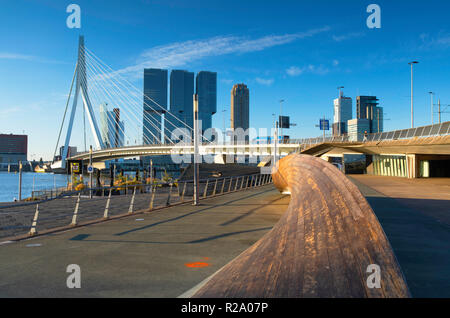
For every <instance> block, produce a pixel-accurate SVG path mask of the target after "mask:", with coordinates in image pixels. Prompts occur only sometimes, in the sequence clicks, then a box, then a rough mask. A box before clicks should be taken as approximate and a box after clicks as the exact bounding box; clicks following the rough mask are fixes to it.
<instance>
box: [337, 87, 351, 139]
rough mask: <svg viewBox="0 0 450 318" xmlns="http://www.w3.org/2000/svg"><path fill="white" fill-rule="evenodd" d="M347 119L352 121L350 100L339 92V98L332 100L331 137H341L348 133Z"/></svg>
mask: <svg viewBox="0 0 450 318" xmlns="http://www.w3.org/2000/svg"><path fill="white" fill-rule="evenodd" d="M349 119H352V98H351V97H345V96H344V95H343V94H342V92H340V96H339V98H336V99H335V100H334V120H333V136H341V135H343V134H346V133H347V132H348V131H347V121H348V120H349Z"/></svg>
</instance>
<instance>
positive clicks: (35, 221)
mask: <svg viewBox="0 0 450 318" xmlns="http://www.w3.org/2000/svg"><path fill="white" fill-rule="evenodd" d="M38 217H39V204H36V212H34V218H33V223H32V224H31V229H30V232H29V233H28V235H30V236H33V235H36V234H37V231H36V225H37V220H38Z"/></svg>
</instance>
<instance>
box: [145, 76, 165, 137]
mask: <svg viewBox="0 0 450 318" xmlns="http://www.w3.org/2000/svg"><path fill="white" fill-rule="evenodd" d="M166 111H167V70H162V69H155V68H149V69H147V68H146V69H144V112H143V139H144V140H143V143H144V144H153V143H161V140H162V138H164V137H163V136H162V135H161V131H162V127H161V122H162V119H161V118H162V114H164V113H165V112H166Z"/></svg>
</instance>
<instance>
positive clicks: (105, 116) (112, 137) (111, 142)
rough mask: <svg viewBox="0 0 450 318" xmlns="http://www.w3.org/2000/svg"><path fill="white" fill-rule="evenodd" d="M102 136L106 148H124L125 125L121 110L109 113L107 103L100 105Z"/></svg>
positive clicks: (115, 109) (116, 109)
mask: <svg viewBox="0 0 450 318" xmlns="http://www.w3.org/2000/svg"><path fill="white" fill-rule="evenodd" d="M100 134H101V136H102V140H103V143H104V144H105V146H106V147H108V148H116V147H123V146H124V139H125V124H124V122H123V121H120V110H119V109H118V108H114V109H113V110H112V111H109V110H108V105H107V104H106V103H105V104H101V105H100Z"/></svg>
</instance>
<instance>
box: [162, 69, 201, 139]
mask: <svg viewBox="0 0 450 318" xmlns="http://www.w3.org/2000/svg"><path fill="white" fill-rule="evenodd" d="M193 96H194V73H192V72H188V71H184V70H172V71H171V72H170V113H171V114H172V115H173V116H171V115H167V114H166V115H165V120H164V125H165V128H166V129H165V132H170V134H171V133H172V132H173V131H174V130H175V129H176V128H178V127H179V128H186V126H185V125H184V124H183V123H185V124H187V125H188V126H189V127H191V128H192V127H194V115H193ZM174 116H175V117H176V118H174ZM168 138H171V136H168Z"/></svg>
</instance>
